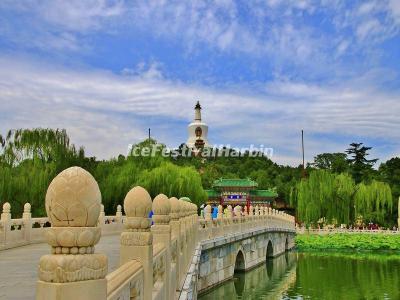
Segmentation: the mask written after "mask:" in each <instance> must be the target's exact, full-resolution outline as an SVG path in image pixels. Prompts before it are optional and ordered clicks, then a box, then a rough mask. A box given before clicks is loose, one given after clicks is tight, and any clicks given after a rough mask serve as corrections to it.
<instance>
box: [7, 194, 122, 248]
mask: <svg viewBox="0 0 400 300" xmlns="http://www.w3.org/2000/svg"><path fill="white" fill-rule="evenodd" d="M100 209H101V211H100V216H99V219H98V224H99V226H101V228H102V234H103V235H109V234H116V233H121V232H122V230H123V228H124V227H123V223H124V220H125V217H124V216H122V207H121V205H118V207H117V212H116V214H115V216H106V215H105V214H104V206H103V205H101V208H100ZM48 227H50V221H49V218H48V217H43V218H32V214H31V205H30V204H29V203H25V205H24V212H23V214H22V218H21V219H12V217H11V205H10V204H9V203H8V202H6V203H4V204H3V213H2V214H1V218H0V250H5V249H10V248H15V247H19V246H25V245H29V244H35V243H43V242H45V241H46V239H45V233H46V230H47V229H48Z"/></svg>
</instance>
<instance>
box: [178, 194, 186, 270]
mask: <svg viewBox="0 0 400 300" xmlns="http://www.w3.org/2000/svg"><path fill="white" fill-rule="evenodd" d="M178 203H179V223H180V226H179V227H180V229H181V234H180V235H181V243H180V245H179V248H180V253H181V270H183V271H184V272H186V266H187V265H186V262H187V237H186V233H187V228H186V226H187V224H186V222H185V221H186V219H185V216H186V211H185V201H184V200H181V199H180V200H178Z"/></svg>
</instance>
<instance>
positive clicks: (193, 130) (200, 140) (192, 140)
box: [186, 101, 211, 148]
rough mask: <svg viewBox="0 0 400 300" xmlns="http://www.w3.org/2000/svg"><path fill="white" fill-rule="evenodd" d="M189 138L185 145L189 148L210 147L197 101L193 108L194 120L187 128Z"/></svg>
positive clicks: (206, 126) (205, 126)
mask: <svg viewBox="0 0 400 300" xmlns="http://www.w3.org/2000/svg"><path fill="white" fill-rule="evenodd" d="M188 133H189V138H188V140H187V142H186V145H187V146H188V147H189V148H202V147H211V145H210V144H209V143H208V139H207V134H208V125H207V124H206V123H204V122H202V121H201V106H200V103H199V101H197V104H196V106H195V107H194V120H193V122H192V123H190V124H189V126H188Z"/></svg>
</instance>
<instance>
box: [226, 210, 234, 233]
mask: <svg viewBox="0 0 400 300" xmlns="http://www.w3.org/2000/svg"><path fill="white" fill-rule="evenodd" d="M227 209H228V223H227V225H228V228H227V231H228V232H229V233H232V231H233V228H232V226H233V210H232V205H228V207H227Z"/></svg>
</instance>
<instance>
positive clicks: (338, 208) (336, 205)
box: [291, 170, 393, 224]
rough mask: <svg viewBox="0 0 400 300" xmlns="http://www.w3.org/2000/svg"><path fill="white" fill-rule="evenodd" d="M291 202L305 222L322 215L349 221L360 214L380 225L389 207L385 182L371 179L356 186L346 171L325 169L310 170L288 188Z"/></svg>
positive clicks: (390, 196)
mask: <svg viewBox="0 0 400 300" xmlns="http://www.w3.org/2000/svg"><path fill="white" fill-rule="evenodd" d="M291 203H292V205H296V206H297V215H298V217H299V218H300V219H301V220H302V221H304V222H306V223H315V222H317V221H318V220H320V219H321V218H325V220H326V221H327V222H329V223H330V222H333V221H337V222H339V223H345V224H350V223H353V222H355V220H356V218H357V217H358V216H359V215H361V216H362V217H363V219H364V220H366V219H368V220H372V221H375V222H380V223H381V224H382V223H384V222H385V218H384V217H385V215H387V213H390V212H391V209H392V206H393V203H392V195H391V191H390V187H389V185H388V184H386V183H383V182H379V181H376V180H373V181H372V182H371V183H369V184H366V183H360V184H358V185H357V184H356V183H355V182H354V180H353V178H352V177H351V176H350V175H348V174H347V173H342V174H334V173H332V172H330V171H328V170H314V171H313V172H311V174H310V176H309V178H308V179H302V180H301V181H300V182H299V183H298V184H297V186H296V188H295V189H293V190H292V193H291Z"/></svg>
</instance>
